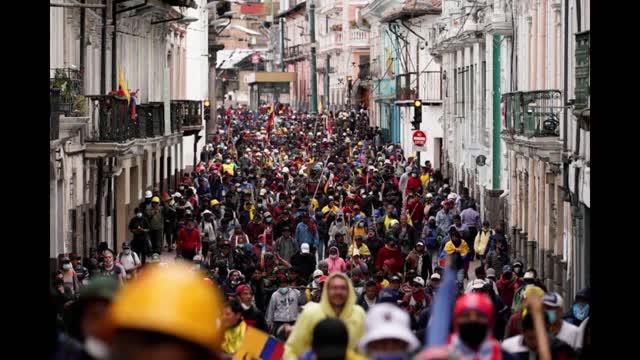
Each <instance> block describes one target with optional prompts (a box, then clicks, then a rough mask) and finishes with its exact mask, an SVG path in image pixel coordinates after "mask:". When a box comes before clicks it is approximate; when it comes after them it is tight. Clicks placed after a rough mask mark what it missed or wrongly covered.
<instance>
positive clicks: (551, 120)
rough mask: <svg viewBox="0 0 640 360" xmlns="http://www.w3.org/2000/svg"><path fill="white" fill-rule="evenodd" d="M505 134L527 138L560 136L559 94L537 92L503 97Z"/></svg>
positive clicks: (513, 93) (548, 91)
mask: <svg viewBox="0 0 640 360" xmlns="http://www.w3.org/2000/svg"><path fill="white" fill-rule="evenodd" d="M502 103H503V107H504V108H503V112H504V115H503V116H504V124H505V128H506V130H505V132H506V133H508V134H511V135H520V136H526V137H534V136H535V137H553V136H560V119H561V112H562V109H563V107H562V93H561V92H560V91H559V90H538V91H527V92H520V91H519V92H512V93H506V94H502Z"/></svg>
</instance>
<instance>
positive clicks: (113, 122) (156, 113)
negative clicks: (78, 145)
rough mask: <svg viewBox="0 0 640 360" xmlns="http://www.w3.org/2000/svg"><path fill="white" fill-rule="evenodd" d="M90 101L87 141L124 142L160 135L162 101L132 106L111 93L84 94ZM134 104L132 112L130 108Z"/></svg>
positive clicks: (162, 114)
mask: <svg viewBox="0 0 640 360" xmlns="http://www.w3.org/2000/svg"><path fill="white" fill-rule="evenodd" d="M88 98H89V99H90V101H91V104H92V112H91V115H92V119H93V121H92V124H93V132H92V134H91V135H90V136H89V139H87V141H90V142H124V141H128V140H133V139H136V138H138V139H142V138H151V137H156V136H162V135H164V104H163V103H162V102H155V103H149V104H139V105H134V104H133V103H132V102H127V100H126V99H124V98H120V97H117V96H112V95H94V96H88ZM134 106H136V108H135V111H133V107H134Z"/></svg>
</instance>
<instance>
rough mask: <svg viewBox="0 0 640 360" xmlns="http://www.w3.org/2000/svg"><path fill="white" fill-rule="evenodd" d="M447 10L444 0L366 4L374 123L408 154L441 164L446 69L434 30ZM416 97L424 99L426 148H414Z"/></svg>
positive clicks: (397, 0) (365, 17)
mask: <svg viewBox="0 0 640 360" xmlns="http://www.w3.org/2000/svg"><path fill="white" fill-rule="evenodd" d="M441 12H442V9H441V6H440V2H439V1H418V2H406V1H401V0H394V1H380V0H374V1H371V2H369V3H368V5H367V6H366V7H365V8H364V9H363V11H362V16H363V18H364V19H365V20H366V21H367V22H368V23H370V24H371V39H372V40H371V64H370V68H371V88H372V89H371V92H370V94H371V96H372V99H371V104H372V106H371V108H370V114H371V117H372V121H373V125H374V126H379V127H380V128H381V129H382V131H383V135H384V136H385V138H386V139H388V140H390V141H392V142H394V143H400V144H401V145H402V146H403V148H405V149H406V151H407V154H406V155H411V154H416V155H419V156H420V162H421V164H424V161H425V160H429V161H431V163H432V164H433V165H434V166H436V167H440V165H441V162H442V161H441V159H442V149H443V148H442V144H443V143H442V137H443V133H442V103H443V101H442V100H443V98H442V90H443V87H442V85H443V72H442V69H441V66H440V59H439V57H434V56H433V54H432V42H431V41H430V40H429V37H430V32H429V30H430V29H431V27H432V26H433V24H434V23H435V22H436V21H437V20H438V18H439V16H440V14H441ZM416 100H420V101H421V103H422V110H421V111H422V123H421V124H420V127H419V129H420V130H422V131H424V132H425V133H426V135H427V143H426V151H420V152H419V153H418V152H416V151H415V149H413V141H412V135H413V131H414V128H413V126H412V124H411V122H412V121H414V114H415V107H414V103H415V101H416Z"/></svg>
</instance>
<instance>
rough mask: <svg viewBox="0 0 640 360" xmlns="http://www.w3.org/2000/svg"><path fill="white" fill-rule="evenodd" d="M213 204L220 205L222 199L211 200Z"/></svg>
mask: <svg viewBox="0 0 640 360" xmlns="http://www.w3.org/2000/svg"><path fill="white" fill-rule="evenodd" d="M210 204H211V206H216V205H220V201H218V200H217V199H213V200H211V203H210Z"/></svg>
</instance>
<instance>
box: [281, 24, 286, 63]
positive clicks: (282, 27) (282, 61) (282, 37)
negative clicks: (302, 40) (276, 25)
mask: <svg viewBox="0 0 640 360" xmlns="http://www.w3.org/2000/svg"><path fill="white" fill-rule="evenodd" d="M280 71H282V72H285V71H286V70H285V63H284V19H283V18H280Z"/></svg>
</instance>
